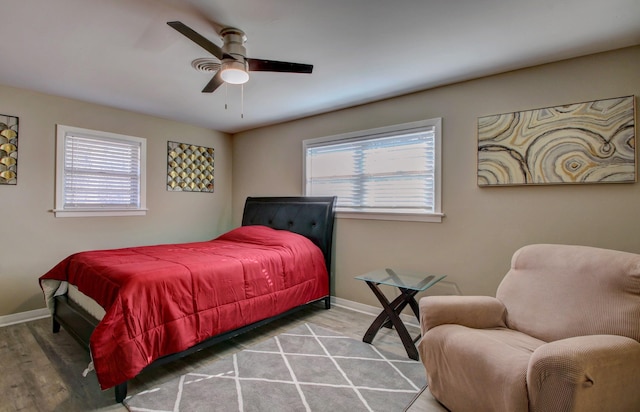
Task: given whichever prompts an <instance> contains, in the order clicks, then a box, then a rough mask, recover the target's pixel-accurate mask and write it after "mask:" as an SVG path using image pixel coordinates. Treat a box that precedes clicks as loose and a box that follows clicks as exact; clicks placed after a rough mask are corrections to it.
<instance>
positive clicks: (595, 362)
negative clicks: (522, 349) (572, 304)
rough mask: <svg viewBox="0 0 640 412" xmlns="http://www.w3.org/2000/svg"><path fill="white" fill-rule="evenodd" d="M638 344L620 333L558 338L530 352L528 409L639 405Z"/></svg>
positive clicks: (613, 408) (617, 408)
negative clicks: (618, 334) (619, 334)
mask: <svg viewBox="0 0 640 412" xmlns="http://www.w3.org/2000/svg"><path fill="white" fill-rule="evenodd" d="M638 365H640V343H638V342H637V341H635V340H633V339H631V338H627V337H624V336H617V335H590V336H578V337H573V338H567V339H561V340H558V341H554V342H550V343H547V344H545V345H542V346H540V347H539V348H538V349H536V350H535V351H534V352H533V355H532V356H531V359H530V361H529V367H528V370H527V388H528V391H529V402H530V404H529V405H530V409H531V410H532V411H548V410H562V411H581V412H582V411H604V410H610V411H633V410H637V407H638V405H640V391H638V388H637V384H638V382H639V381H640V368H638Z"/></svg>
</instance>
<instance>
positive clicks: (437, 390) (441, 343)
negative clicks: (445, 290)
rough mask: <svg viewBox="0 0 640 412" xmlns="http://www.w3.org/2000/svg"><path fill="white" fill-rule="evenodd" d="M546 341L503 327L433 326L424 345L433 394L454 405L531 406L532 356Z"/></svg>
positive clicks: (472, 407) (480, 407)
mask: <svg viewBox="0 0 640 412" xmlns="http://www.w3.org/2000/svg"><path fill="white" fill-rule="evenodd" d="M544 344H545V342H543V341H541V340H538V339H536V338H533V337H531V336H529V335H526V334H524V333H521V332H518V331H516V330H511V329H507V328H504V327H502V328H492V329H472V328H468V327H466V326H461V325H454V324H448V325H440V326H437V327H435V328H433V329H430V330H429V333H427V334H426V335H425V336H424V338H423V341H422V343H421V344H420V346H419V348H420V356H421V359H422V362H423V363H424V365H425V369H426V371H427V378H428V381H429V388H430V390H431V393H432V394H433V396H434V397H435V398H436V399H438V400H439V401H440V402H442V403H443V404H444V405H446V406H447V407H448V408H449V409H451V410H453V411H470V410H473V411H513V412H517V411H527V410H528V396H527V383H526V379H527V369H528V366H529V360H530V359H531V355H532V354H533V352H534V351H535V350H536V349H537V348H538V347H540V346H542V345H544ZM447 382H455V383H456V387H455V390H452V388H450V387H448V385H447ZM461 392H464V393H461Z"/></svg>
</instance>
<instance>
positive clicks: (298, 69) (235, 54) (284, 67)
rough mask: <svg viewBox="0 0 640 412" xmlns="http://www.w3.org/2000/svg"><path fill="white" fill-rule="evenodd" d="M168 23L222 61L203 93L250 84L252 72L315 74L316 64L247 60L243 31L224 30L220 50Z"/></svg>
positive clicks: (177, 24) (176, 23) (183, 26)
mask: <svg viewBox="0 0 640 412" xmlns="http://www.w3.org/2000/svg"><path fill="white" fill-rule="evenodd" d="M167 24H168V25H169V26H171V27H173V28H174V29H176V30H177V31H179V32H180V33H182V34H183V35H184V36H185V37H187V38H188V39H189V40H191V41H193V42H194V43H196V44H197V45H198V46H200V47H202V48H203V49H205V50H206V51H208V52H209V53H211V54H213V55H214V56H215V57H216V58H217V59H218V60H220V69H219V70H218V71H217V72H216V74H215V76H213V78H212V79H211V81H209V83H207V85H206V86H205V87H204V89H202V92H203V93H211V92H213V91H215V90H216V89H217V88H218V87H220V85H221V84H222V83H225V82H226V83H231V84H243V83H246V82H247V80H249V72H250V71H258V72H284V73H311V72H312V71H313V65H311V64H301V63H289V62H281V61H275V60H264V59H253V58H249V57H247V51H246V49H245V47H244V43H245V41H247V36H246V35H245V34H244V32H243V31H242V30H240V29H236V28H233V27H226V28H224V29H222V30H221V31H220V37H222V40H223V45H222V48H220V47H218V46H217V45H215V44H214V43H212V42H211V41H209V40H208V39H206V38H205V37H203V36H202V35H200V34H198V33H197V32H196V31H194V30H193V29H191V28H190V27H188V26H187V25H186V24H184V23H182V22H179V21H170V22H167Z"/></svg>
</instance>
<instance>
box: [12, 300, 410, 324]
mask: <svg viewBox="0 0 640 412" xmlns="http://www.w3.org/2000/svg"><path fill="white" fill-rule="evenodd" d="M331 303H332V304H333V305H336V306H339V307H341V308H345V309H349V310H353V311H355V312H360V313H364V314H366V315H370V316H378V314H380V311H381V310H382V309H381V308H379V307H376V306H371V305H366V304H364V303H359V302H355V301H353V300H347V299H343V298H339V297H337V296H331ZM49 316H51V313H50V312H49V309H47V308H42V309H35V310H29V311H26V312H20V313H14V314H11V315H5V316H0V328H1V327H4V326H9V325H15V324H17V323H23V322H30V321H32V320H37V319H43V318H48V317H49ZM400 317H401V318H402V321H403V322H404V323H406V324H407V325H408V326H414V327H420V325H418V321H417V320H416V318H415V316H411V315H407V314H402V315H400Z"/></svg>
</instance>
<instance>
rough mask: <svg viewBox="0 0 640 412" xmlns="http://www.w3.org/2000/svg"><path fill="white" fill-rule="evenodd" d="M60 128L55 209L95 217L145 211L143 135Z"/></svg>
mask: <svg viewBox="0 0 640 412" xmlns="http://www.w3.org/2000/svg"><path fill="white" fill-rule="evenodd" d="M58 128H59V132H58V139H59V141H58V151H59V153H58V162H59V163H60V164H58V175H59V176H58V188H59V190H58V191H57V193H56V210H55V211H56V213H58V212H86V213H85V214H84V215H87V213H88V214H89V215H93V216H95V215H104V214H109V215H111V214H119V213H117V212H123V213H122V214H132V213H130V212H132V211H141V210H142V209H144V193H145V191H144V180H145V179H144V173H143V170H144V168H145V167H144V160H145V154H144V150H145V140H144V139H141V138H137V137H132V136H123V135H115V134H111V133H105V132H97V131H89V130H86V129H78V128H69V127H67V126H58ZM101 212H106V213H101ZM114 212H116V213H114ZM128 212H129V213H128ZM133 214H136V213H133ZM56 215H57V214H56ZM75 215H77V214H75Z"/></svg>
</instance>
